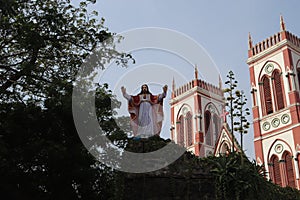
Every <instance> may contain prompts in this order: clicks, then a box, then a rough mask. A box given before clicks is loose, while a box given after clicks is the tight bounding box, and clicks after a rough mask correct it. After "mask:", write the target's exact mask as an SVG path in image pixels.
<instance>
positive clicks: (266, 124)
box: [262, 122, 271, 131]
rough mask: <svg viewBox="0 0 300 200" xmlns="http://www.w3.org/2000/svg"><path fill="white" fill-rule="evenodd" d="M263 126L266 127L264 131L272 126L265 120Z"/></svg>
mask: <svg viewBox="0 0 300 200" xmlns="http://www.w3.org/2000/svg"><path fill="white" fill-rule="evenodd" d="M262 128H263V129H264V131H267V130H269V129H270V128H271V125H270V123H269V122H265V123H263V125H262Z"/></svg>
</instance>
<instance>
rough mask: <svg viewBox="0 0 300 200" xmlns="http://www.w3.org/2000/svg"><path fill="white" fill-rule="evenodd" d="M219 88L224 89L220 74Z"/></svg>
mask: <svg viewBox="0 0 300 200" xmlns="http://www.w3.org/2000/svg"><path fill="white" fill-rule="evenodd" d="M219 88H220V89H222V78H221V75H220V74H219Z"/></svg>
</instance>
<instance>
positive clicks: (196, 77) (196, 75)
mask: <svg viewBox="0 0 300 200" xmlns="http://www.w3.org/2000/svg"><path fill="white" fill-rule="evenodd" d="M195 79H196V80H198V67H197V65H195Z"/></svg>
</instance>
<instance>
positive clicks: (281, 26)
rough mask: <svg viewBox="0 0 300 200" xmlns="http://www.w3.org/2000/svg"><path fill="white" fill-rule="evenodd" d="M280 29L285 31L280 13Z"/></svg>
mask: <svg viewBox="0 0 300 200" xmlns="http://www.w3.org/2000/svg"><path fill="white" fill-rule="evenodd" d="M280 31H285V23H284V21H283V16H282V15H280Z"/></svg>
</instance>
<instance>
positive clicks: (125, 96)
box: [121, 86, 131, 101]
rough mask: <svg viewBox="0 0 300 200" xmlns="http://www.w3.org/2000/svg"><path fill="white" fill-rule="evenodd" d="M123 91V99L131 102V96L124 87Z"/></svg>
mask: <svg viewBox="0 0 300 200" xmlns="http://www.w3.org/2000/svg"><path fill="white" fill-rule="evenodd" d="M121 91H122V94H123V97H124V98H125V99H127V100H128V101H131V96H130V95H128V94H127V93H126V88H125V87H124V86H122V87H121Z"/></svg>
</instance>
